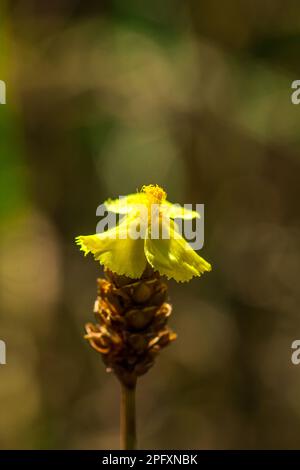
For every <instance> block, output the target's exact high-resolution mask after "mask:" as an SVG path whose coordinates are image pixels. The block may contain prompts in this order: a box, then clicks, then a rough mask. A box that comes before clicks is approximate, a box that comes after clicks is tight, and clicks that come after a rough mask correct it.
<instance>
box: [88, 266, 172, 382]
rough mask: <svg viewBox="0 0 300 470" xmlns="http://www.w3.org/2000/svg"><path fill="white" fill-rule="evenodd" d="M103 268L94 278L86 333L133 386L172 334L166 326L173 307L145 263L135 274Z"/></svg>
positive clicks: (112, 367) (163, 286)
mask: <svg viewBox="0 0 300 470" xmlns="http://www.w3.org/2000/svg"><path fill="white" fill-rule="evenodd" d="M105 274H106V279H98V296H97V300H96V302H95V308H94V313H95V317H96V320H97V323H96V324H93V323H87V324H86V326H85V329H86V332H87V334H86V335H85V338H86V339H87V340H89V342H90V344H91V346H92V347H93V348H94V349H95V350H96V351H98V352H99V353H100V354H101V356H102V359H103V361H104V363H105V365H106V367H107V370H108V371H113V372H114V373H115V374H116V375H117V377H118V378H119V380H120V381H121V382H122V383H123V384H124V385H125V386H127V387H134V386H135V384H136V380H137V378H138V377H139V376H140V375H143V374H145V373H146V372H147V371H148V370H149V369H150V367H152V365H153V364H154V361H155V357H156V356H157V354H158V353H159V351H160V350H161V349H162V348H164V347H165V346H167V345H168V344H169V343H170V342H171V341H173V340H174V339H175V338H176V334H175V333H173V332H172V331H171V330H170V329H169V327H168V326H167V322H168V318H169V316H170V315H171V311H172V307H171V305H170V304H169V303H167V302H166V300H167V294H168V289H167V285H166V284H165V283H164V282H163V281H162V280H161V278H160V275H159V273H157V272H155V271H153V269H152V268H151V267H150V266H148V267H147V268H146V270H145V271H144V273H143V275H142V277H141V278H140V279H131V278H128V277H126V276H120V275H117V274H115V273H112V272H111V271H109V270H106V271H105Z"/></svg>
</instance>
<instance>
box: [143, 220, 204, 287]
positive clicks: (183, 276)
mask: <svg viewBox="0 0 300 470" xmlns="http://www.w3.org/2000/svg"><path fill="white" fill-rule="evenodd" d="M162 223H163V224H164V230H166V231H169V239H161V238H160V239H152V238H151V232H150V228H149V230H148V237H147V238H146V240H145V255H146V258H147V260H148V262H149V264H151V266H152V267H153V268H154V269H156V270H157V271H158V272H159V273H160V274H163V275H165V276H167V277H168V278H169V279H170V278H173V279H175V280H176V281H177V282H184V281H189V280H190V279H191V278H192V277H193V276H201V274H203V273H204V272H205V271H210V270H211V265H210V264H209V263H208V262H207V261H205V260H204V259H203V258H201V257H200V256H199V255H198V254H197V253H196V252H195V251H194V250H193V249H192V248H191V246H190V245H189V244H188V242H187V241H186V240H185V239H184V238H183V237H182V236H181V235H180V234H179V233H178V232H177V231H175V229H174V224H172V223H171V224H170V226H169V227H168V226H167V225H166V223H165V222H162ZM165 233H167V232H165Z"/></svg>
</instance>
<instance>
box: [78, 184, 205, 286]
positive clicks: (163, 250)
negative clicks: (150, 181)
mask: <svg viewBox="0 0 300 470" xmlns="http://www.w3.org/2000/svg"><path fill="white" fill-rule="evenodd" d="M104 204H105V207H106V209H107V210H108V211H110V212H114V213H116V214H124V217H123V219H121V221H120V222H119V224H118V225H116V226H115V227H113V228H111V229H108V230H107V231H105V232H102V233H97V234H95V235H87V236H83V235H82V236H79V237H77V238H76V243H77V244H78V245H80V247H81V250H82V251H84V253H85V255H86V254H88V253H90V252H91V253H92V254H93V255H94V257H95V260H97V261H99V262H100V263H101V264H102V265H104V266H105V267H107V268H108V269H110V270H111V271H113V272H115V273H117V274H120V275H121V274H124V275H126V276H128V277H131V278H140V277H141V275H142V274H143V272H144V270H145V268H146V265H147V263H149V264H150V265H151V266H152V267H153V269H154V270H156V271H158V272H159V273H160V274H162V275H165V276H167V278H168V279H170V278H173V279H175V280H176V281H182V282H183V281H189V280H190V279H191V278H192V277H193V276H200V275H201V274H203V273H204V272H205V271H210V270H211V265H210V264H209V263H208V262H207V261H205V260H204V259H203V258H201V257H200V256H199V255H198V254H197V253H196V252H195V251H194V250H193V249H192V248H191V246H190V245H189V243H188V242H187V241H186V240H185V239H184V238H183V237H182V236H181V235H180V233H179V230H178V226H177V225H176V224H175V222H174V220H173V219H187V220H188V219H189V220H191V219H193V218H196V217H199V214H198V212H195V211H191V210H188V209H185V208H184V207H181V206H178V205H175V204H171V203H170V202H168V201H167V194H166V193H165V191H164V190H163V189H162V188H160V187H159V186H157V185H156V186H154V185H149V186H143V187H142V189H141V191H140V192H138V193H136V194H129V195H128V196H126V197H124V198H120V199H115V200H111V199H109V200H107V201H106V202H105V203H104Z"/></svg>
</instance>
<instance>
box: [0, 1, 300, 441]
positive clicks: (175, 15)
mask: <svg viewBox="0 0 300 470" xmlns="http://www.w3.org/2000/svg"><path fill="white" fill-rule="evenodd" d="M299 14H300V5H299V2H298V1H296V0H295V1H294V0H288V1H287V2H281V1H279V0H273V1H272V2H271V1H265V2H259V1H258V0H254V1H252V2H238V1H234V0H229V1H227V2H226V6H225V4H224V5H222V8H220V2H218V1H217V0H210V1H209V2H199V1H196V0H187V1H185V2H180V1H179V0H172V1H171V0H167V1H164V2H159V1H158V0H155V1H152V2H147V1H146V0H144V1H137V0H128V1H126V2H124V1H121V0H112V1H108V0H107V1H95V0H91V1H89V2H77V1H71V0H53V1H51V2H50V1H49V2H38V1H37V0H31V1H21V0H11V1H9V2H2V3H1V11H0V15H1V20H2V21H1V31H0V41H1V43H0V79H2V80H5V81H6V83H7V105H5V106H2V105H1V106H0V155H1V157H0V158H1V173H0V175H1V176H0V192H1V206H0V215H1V243H0V309H1V310H0V312H1V313H0V315H1V316H0V338H1V339H4V340H5V341H6V342H7V353H8V357H7V360H8V364H7V365H6V366H1V368H0V376H1V385H0V402H1V404H2V412H1V418H0V447H1V448H36V449H37V448H117V447H118V406H117V404H118V385H117V383H116V382H115V379H114V378H113V377H111V376H110V375H107V374H106V373H105V371H104V367H103V365H102V363H101V362H100V359H99V357H98V356H97V354H94V353H93V351H91V350H90V349H89V347H88V345H87V344H85V342H84V340H83V339H82V336H83V324H84V323H85V322H86V321H88V320H89V319H90V318H92V305H93V299H94V298H95V290H96V277H97V276H99V275H100V274H101V269H100V267H99V266H97V264H96V263H94V261H93V260H92V259H90V262H89V263H88V262H86V261H85V260H84V259H83V257H82V256H81V254H80V253H79V252H78V249H77V247H76V246H75V244H74V242H73V238H74V236H75V235H76V234H78V233H87V234H88V233H92V232H93V231H94V229H95V227H96V224H97V219H96V216H95V211H96V207H97V206H98V205H99V204H100V203H101V202H102V201H103V200H105V199H106V198H107V197H116V196H118V195H122V194H127V193H129V192H132V191H134V190H135V189H136V188H140V187H141V186H142V185H143V184H149V183H154V184H159V185H162V186H163V187H165V188H166V189H167V190H168V193H169V199H170V200H171V201H173V202H181V203H204V204H205V208H206V215H205V217H206V218H205V237H206V241H205V246H204V249H203V252H202V253H201V254H203V256H204V257H205V258H206V259H208V260H210V261H211V262H212V264H213V267H214V270H213V272H212V273H211V274H210V275H209V276H204V277H203V278H202V279H200V280H199V279H195V280H193V281H192V282H191V283H190V284H188V285H183V286H178V285H176V284H175V283H174V284H172V283H171V293H172V301H173V305H174V314H173V318H172V321H171V323H172V326H173V328H174V330H175V331H176V332H178V334H179V338H178V340H177V342H176V343H175V344H173V345H172V346H171V347H170V348H169V349H168V350H166V351H165V352H164V354H162V355H161V357H160V359H159V361H158V362H157V364H156V366H155V368H154V369H153V370H152V371H151V372H149V374H148V375H147V376H146V377H145V378H143V379H142V380H141V381H140V387H139V392H138V393H139V395H138V407H139V433H140V446H141V447H143V448H145V447H148V448H266V447H267V448H276V447H280V448H292V447H297V446H298V442H299V439H298V428H299V425H300V401H299V394H300V372H299V371H298V370H297V368H296V367H295V366H292V365H291V362H290V352H291V351H290V345H291V343H292V341H293V340H294V339H297V338H298V337H299V335H300V317H299V314H298V307H297V306H298V304H299V300H300V298H299V277H300V272H299V269H300V268H299V266H300V249H299V234H300V227H299V209H298V200H299V190H298V188H299V183H298V180H299V176H298V175H299V135H300V134H299V122H300V121H299V112H300V111H299V110H300V108H299V107H297V106H293V105H292V104H291V100H290V94H291V88H290V87H291V82H292V81H293V80H295V79H299V78H300V77H299V75H300V65H299V57H298V50H299V35H300V29H299V21H298V18H299ZM283 431H284V432H283Z"/></svg>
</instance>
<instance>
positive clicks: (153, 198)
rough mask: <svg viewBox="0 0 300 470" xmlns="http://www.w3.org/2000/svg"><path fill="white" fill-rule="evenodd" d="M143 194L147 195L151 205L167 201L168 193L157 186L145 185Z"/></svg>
mask: <svg viewBox="0 0 300 470" xmlns="http://www.w3.org/2000/svg"><path fill="white" fill-rule="evenodd" d="M142 192H143V193H145V194H146V195H147V197H148V199H149V203H150V204H161V203H162V202H164V201H165V200H166V199H167V193H166V192H165V191H164V190H163V189H162V188H161V187H160V186H158V185H157V184H156V185H155V186H154V184H149V185H147V186H145V185H144V186H143V187H142Z"/></svg>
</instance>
